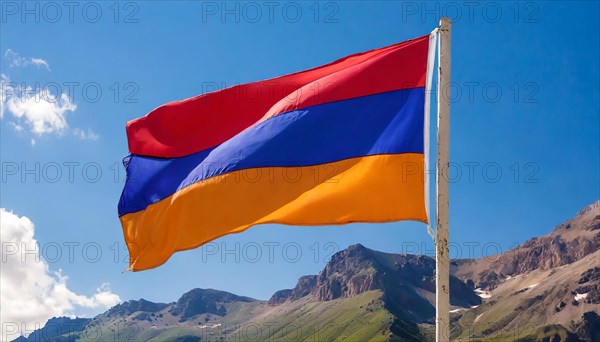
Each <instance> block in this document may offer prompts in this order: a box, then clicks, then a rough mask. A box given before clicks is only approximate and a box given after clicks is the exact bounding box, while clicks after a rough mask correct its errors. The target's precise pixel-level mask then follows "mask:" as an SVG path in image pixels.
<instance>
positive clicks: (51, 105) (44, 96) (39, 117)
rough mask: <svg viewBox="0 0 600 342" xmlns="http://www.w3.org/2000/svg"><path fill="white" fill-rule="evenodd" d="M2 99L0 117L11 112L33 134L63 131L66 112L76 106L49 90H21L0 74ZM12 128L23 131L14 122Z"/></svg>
mask: <svg viewBox="0 0 600 342" xmlns="http://www.w3.org/2000/svg"><path fill="white" fill-rule="evenodd" d="M0 78H1V81H2V86H1V87H0V89H1V90H0V97H1V100H2V105H1V106H2V107H1V111H2V113H1V115H0V118H4V115H5V114H6V113H10V114H12V116H13V117H14V118H16V119H17V120H18V121H23V122H24V123H25V124H27V126H28V127H29V130H30V131H31V132H32V133H35V134H37V135H42V134H49V133H58V134H60V133H63V132H64V131H65V130H67V129H68V127H69V125H68V123H67V117H66V116H67V113H68V112H74V111H75V110H76V109H77V105H76V104H75V103H74V102H73V101H72V100H71V99H70V98H69V97H68V96H67V94H65V93H62V94H60V96H58V97H57V96H55V95H54V94H52V93H50V91H49V90H48V89H32V88H31V87H27V88H25V89H22V88H20V87H18V86H15V85H14V84H13V83H11V82H10V79H9V78H8V76H6V75H4V74H2V75H0ZM12 125H13V127H14V128H15V129H16V130H17V131H22V128H23V127H22V126H23V125H22V124H21V123H20V122H14V123H13V124H12Z"/></svg>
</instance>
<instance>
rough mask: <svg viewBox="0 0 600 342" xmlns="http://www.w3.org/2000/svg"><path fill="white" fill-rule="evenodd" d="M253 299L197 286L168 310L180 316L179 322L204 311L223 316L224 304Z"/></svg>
mask: <svg viewBox="0 0 600 342" xmlns="http://www.w3.org/2000/svg"><path fill="white" fill-rule="evenodd" d="M253 301H256V300H255V299H252V298H249V297H243V296H238V295H235V294H233V293H229V292H225V291H219V290H213V289H200V288H197V289H193V290H191V291H188V292H186V293H184V294H183V295H182V296H181V298H179V300H178V301H177V302H176V303H175V304H174V305H173V307H172V308H171V309H170V310H169V312H170V313H171V314H172V315H173V316H180V322H184V321H186V320H188V319H190V318H192V317H193V316H196V315H199V314H205V313H207V314H215V315H219V316H224V315H226V314H227V310H226V308H225V304H227V303H231V302H253Z"/></svg>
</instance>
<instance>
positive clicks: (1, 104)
mask: <svg viewBox="0 0 600 342" xmlns="http://www.w3.org/2000/svg"><path fill="white" fill-rule="evenodd" d="M13 92H14V87H13V86H12V84H11V83H10V79H8V76H6V75H4V74H0V119H2V118H3V117H4V111H5V107H6V100H7V96H8V95H7V94H6V93H9V94H12V93H13Z"/></svg>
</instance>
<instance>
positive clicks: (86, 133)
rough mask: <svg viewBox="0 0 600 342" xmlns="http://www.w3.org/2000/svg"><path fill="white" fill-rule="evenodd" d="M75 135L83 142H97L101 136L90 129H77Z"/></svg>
mask: <svg viewBox="0 0 600 342" xmlns="http://www.w3.org/2000/svg"><path fill="white" fill-rule="evenodd" d="M73 134H75V136H77V137H78V138H79V139H81V140H92V141H96V140H98V139H99V138H100V136H99V135H98V134H97V133H96V132H94V131H92V130H91V129H89V128H88V129H87V130H83V129H81V128H75V129H74V130H73Z"/></svg>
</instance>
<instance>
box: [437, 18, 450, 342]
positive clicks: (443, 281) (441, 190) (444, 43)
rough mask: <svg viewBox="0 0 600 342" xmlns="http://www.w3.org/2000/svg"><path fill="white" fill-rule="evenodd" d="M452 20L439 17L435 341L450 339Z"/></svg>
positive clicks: (443, 341) (442, 341)
mask: <svg viewBox="0 0 600 342" xmlns="http://www.w3.org/2000/svg"><path fill="white" fill-rule="evenodd" d="M451 29H452V21H451V20H450V19H448V18H442V19H441V20H440V26H439V44H440V45H439V49H438V91H437V104H438V108H437V114H438V120H437V125H438V127H437V164H436V170H437V174H436V200H435V205H436V215H435V216H436V220H437V222H436V230H437V236H436V244H435V260H436V263H435V265H436V272H435V285H436V291H435V294H436V298H435V300H436V313H435V321H436V326H435V340H436V341H437V342H446V341H450V260H449V256H448V205H449V197H448V166H449V145H450V99H449V87H450V31H451Z"/></svg>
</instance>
